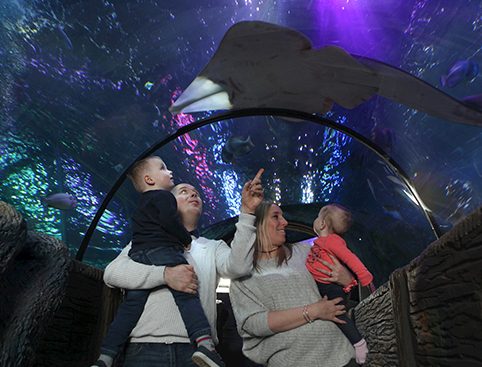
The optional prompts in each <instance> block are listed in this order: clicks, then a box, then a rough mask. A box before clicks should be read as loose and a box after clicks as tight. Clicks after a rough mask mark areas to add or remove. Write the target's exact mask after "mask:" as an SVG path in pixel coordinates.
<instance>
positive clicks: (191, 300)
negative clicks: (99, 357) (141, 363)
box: [100, 246, 211, 357]
mask: <svg viewBox="0 0 482 367" xmlns="http://www.w3.org/2000/svg"><path fill="white" fill-rule="evenodd" d="M129 256H130V257H131V259H132V260H134V261H137V262H139V263H142V264H146V265H165V266H176V265H181V264H187V261H186V259H185V258H184V256H183V255H182V250H181V249H180V248H177V247H174V246H169V247H168V246H164V247H157V248H153V249H147V250H139V251H133V250H131V251H130V252H129ZM150 292H151V290H131V291H128V292H127V296H126V299H125V301H124V302H123V303H122V304H121V305H120V306H119V309H118V311H117V315H116V317H115V319H114V321H113V322H112V324H111V325H110V327H109V330H108V332H107V335H106V336H105V338H104V342H103V343H102V347H101V349H100V351H101V353H102V354H107V355H109V356H111V357H115V356H116V355H117V354H118V353H119V352H120V350H121V349H122V347H123V345H124V344H125V343H126V342H127V340H128V339H129V335H130V333H131V331H132V329H134V327H135V326H136V324H137V322H138V321H139V318H140V317H141V315H142V312H143V311H144V306H145V304H146V301H147V298H148V297H149V293H150ZM171 292H172V295H173V297H174V301H175V302H176V305H177V307H178V308H179V313H180V314H181V317H182V320H183V321H184V325H185V327H186V330H187V333H188V336H189V339H190V340H191V342H192V343H193V344H195V343H196V339H197V338H199V337H200V336H203V335H211V327H210V326H209V322H208V320H207V318H206V315H205V314H204V310H203V308H202V306H201V301H200V300H199V296H198V295H197V294H196V295H195V294H190V293H184V292H178V291H176V290H174V289H171Z"/></svg>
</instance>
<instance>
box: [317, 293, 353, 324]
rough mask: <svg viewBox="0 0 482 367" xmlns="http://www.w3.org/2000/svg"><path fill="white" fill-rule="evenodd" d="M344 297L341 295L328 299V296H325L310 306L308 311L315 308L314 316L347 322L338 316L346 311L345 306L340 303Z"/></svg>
mask: <svg viewBox="0 0 482 367" xmlns="http://www.w3.org/2000/svg"><path fill="white" fill-rule="evenodd" d="M341 301H343V299H342V298H341V297H337V298H333V299H330V300H329V299H328V297H327V296H323V298H321V299H320V300H319V301H318V302H316V303H313V304H311V305H310V306H309V308H308V312H309V313H311V310H313V316H312V318H313V317H314V318H316V319H320V320H327V321H333V322H336V323H337V324H346V322H345V321H343V320H340V319H339V318H338V317H337V316H340V315H343V314H344V313H345V312H346V311H345V306H344V305H342V304H339V303H340V302H341Z"/></svg>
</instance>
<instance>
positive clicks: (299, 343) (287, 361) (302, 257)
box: [230, 244, 354, 367]
mask: <svg viewBox="0 0 482 367" xmlns="http://www.w3.org/2000/svg"><path fill="white" fill-rule="evenodd" d="M309 251H310V246H309V245H303V244H295V245H293V255H292V257H291V258H290V259H289V260H288V264H283V265H282V266H281V267H277V266H276V262H275V260H274V259H273V260H264V261H261V262H260V264H259V265H260V266H261V269H260V271H254V272H253V274H252V275H250V276H247V277H244V278H241V279H238V280H235V281H233V282H231V289H230V298H231V303H232V305H233V311H234V316H235V317H236V322H237V325H238V331H239V333H240V335H241V337H242V338H243V352H244V354H246V356H247V357H248V358H250V359H252V360H253V361H254V362H257V363H260V364H263V365H267V366H269V367H286V366H296V367H341V366H345V365H346V364H347V363H348V362H349V361H350V359H351V358H353V357H354V350H353V346H352V345H351V344H350V342H349V341H348V339H347V338H346V337H345V336H344V335H343V333H342V332H341V331H340V329H339V328H338V327H337V326H336V325H335V324H334V323H333V322H331V321H324V320H316V321H314V322H313V323H312V324H305V325H302V326H299V327H297V328H295V329H292V330H288V331H284V332H279V333H274V332H272V331H271V330H270V328H269V327H268V312H269V311H278V310H286V309H289V308H294V307H300V306H304V305H306V304H310V303H314V302H316V301H318V300H319V299H320V293H319V292H318V289H317V287H316V284H315V281H314V280H313V277H312V276H311V274H310V273H309V272H308V270H307V269H306V266H305V261H306V257H307V255H308V252H309Z"/></svg>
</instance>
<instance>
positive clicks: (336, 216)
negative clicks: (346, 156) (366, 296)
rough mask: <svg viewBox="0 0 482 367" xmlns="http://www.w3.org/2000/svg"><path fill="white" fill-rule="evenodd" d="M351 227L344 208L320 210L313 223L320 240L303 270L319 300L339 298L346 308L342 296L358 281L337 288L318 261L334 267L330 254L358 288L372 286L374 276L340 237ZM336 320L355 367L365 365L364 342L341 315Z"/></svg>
mask: <svg viewBox="0 0 482 367" xmlns="http://www.w3.org/2000/svg"><path fill="white" fill-rule="evenodd" d="M350 226H351V213H350V212H349V211H348V210H347V209H346V208H344V207H342V206H341V205H338V204H330V205H326V206H324V207H322V208H321V209H320V212H319V213H318V217H317V218H316V219H315V221H314V222H313V230H314V231H315V233H316V234H317V235H318V236H319V237H318V238H317V239H316V240H315V241H314V243H313V247H312V248H311V252H310V254H309V255H308V258H307V259H306V267H307V269H308V271H309V272H310V273H311V274H312V275H313V278H314V279H315V281H316V284H317V285H318V289H319V291H320V294H321V295H322V296H325V295H326V296H328V299H333V298H336V297H341V298H343V300H344V301H343V302H340V303H339V304H343V305H345V306H346V297H345V295H346V293H349V292H350V290H351V288H352V287H353V286H355V285H357V284H358V283H357V281H356V280H354V281H353V282H352V283H351V284H350V285H349V286H347V287H345V288H343V287H342V286H340V285H337V284H334V283H330V282H329V281H327V280H326V274H324V273H323V272H321V271H320V270H319V269H323V270H327V271H330V269H328V267H327V266H325V265H324V264H323V263H322V262H321V261H320V260H324V261H327V262H329V263H333V261H332V260H331V258H330V257H329V256H328V254H331V255H332V256H334V257H336V258H337V259H339V260H340V261H342V262H343V263H344V264H345V265H346V266H347V267H348V268H349V269H350V270H351V271H352V272H353V273H354V274H356V276H357V278H358V281H359V282H360V283H361V285H363V286H366V285H371V282H372V280H373V275H372V274H371V273H370V272H369V271H368V270H367V268H366V267H365V265H363V263H362V262H361V261H360V259H359V258H358V257H357V256H356V255H355V254H354V253H353V252H351V251H350V250H349V249H348V247H347V246H346V242H345V241H344V240H343V238H341V237H340V236H339V235H341V234H343V233H345V232H346V231H348V229H349V228H350ZM372 287H373V286H372ZM338 318H339V319H341V320H343V321H345V322H346V324H336V325H337V326H338V327H339V328H340V329H341V331H342V332H343V334H345V336H346V337H347V338H348V340H350V342H351V343H352V344H353V346H354V348H355V357H356V361H357V363H359V364H363V363H365V360H366V355H367V354H368V348H367V343H366V341H365V339H364V338H363V337H362V336H361V334H360V332H359V331H358V329H357V328H356V326H355V323H354V322H353V321H352V320H351V319H350V318H349V317H348V316H347V315H341V316H338Z"/></svg>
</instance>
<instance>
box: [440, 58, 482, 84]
mask: <svg viewBox="0 0 482 367" xmlns="http://www.w3.org/2000/svg"><path fill="white" fill-rule="evenodd" d="M478 74H479V64H477V63H476V62H475V61H472V60H470V59H467V60H460V61H457V62H456V63H454V64H453V65H452V67H451V68H450V69H449V71H448V72H447V74H444V75H442V76H441V77H440V85H441V86H442V87H447V88H453V87H455V86H456V85H458V84H459V83H460V82H461V81H462V80H467V81H471V80H473V79H474V78H475V77H476V76H477V75H478Z"/></svg>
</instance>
